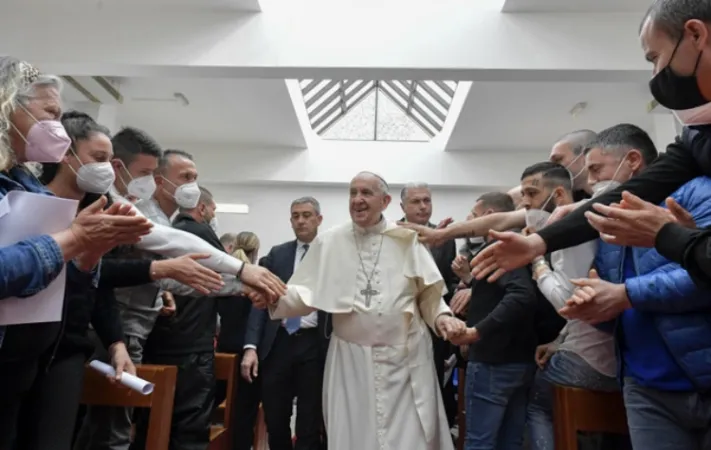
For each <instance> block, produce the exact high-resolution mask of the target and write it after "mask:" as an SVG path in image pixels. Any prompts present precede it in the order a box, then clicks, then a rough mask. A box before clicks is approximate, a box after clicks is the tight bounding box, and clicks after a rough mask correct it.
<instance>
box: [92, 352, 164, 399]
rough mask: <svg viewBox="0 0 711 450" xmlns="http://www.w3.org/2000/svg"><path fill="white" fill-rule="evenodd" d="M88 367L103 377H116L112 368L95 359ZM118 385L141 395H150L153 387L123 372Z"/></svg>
mask: <svg viewBox="0 0 711 450" xmlns="http://www.w3.org/2000/svg"><path fill="white" fill-rule="evenodd" d="M89 367H91V368H92V369H94V370H96V371H97V372H101V373H103V374H104V375H107V376H112V377H115V376H116V371H115V370H114V368H113V367H111V366H110V365H108V364H106V363H103V362H101V361H99V360H96V359H95V360H93V361H92V362H90V363H89ZM119 383H121V384H123V385H124V386H126V387H127V388H129V389H133V390H134V391H136V392H140V393H141V394H143V395H149V394H150V393H152V392H153V387H154V385H153V383H149V382H148V381H146V380H144V379H141V378H138V377H137V376H135V375H131V374H130V373H128V372H124V373H123V374H121V381H119Z"/></svg>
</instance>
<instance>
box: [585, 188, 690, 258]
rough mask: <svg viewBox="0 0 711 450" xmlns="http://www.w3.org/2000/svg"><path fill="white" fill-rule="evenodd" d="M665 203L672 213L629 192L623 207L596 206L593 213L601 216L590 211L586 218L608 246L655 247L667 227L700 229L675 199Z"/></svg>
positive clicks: (626, 194)
mask: <svg viewBox="0 0 711 450" xmlns="http://www.w3.org/2000/svg"><path fill="white" fill-rule="evenodd" d="M665 203H666V205H667V208H668V209H666V208H662V207H661V206H657V205H654V204H652V203H649V202H646V201H644V200H642V199H641V198H639V197H637V196H636V195H633V194H631V193H629V192H627V191H625V192H623V193H622V201H621V202H620V204H619V205H609V206H607V205H603V204H600V203H595V204H594V205H593V209H594V210H595V211H596V212H597V213H598V214H595V213H593V212H591V211H588V212H586V213H585V217H587V219H588V222H590V225H591V226H592V227H593V228H595V229H596V230H597V231H598V232H600V237H601V238H602V240H603V241H605V242H609V243H611V244H617V245H626V246H630V247H654V244H655V240H656V237H657V234H658V233H659V230H661V229H662V227H663V226H664V225H666V224H667V223H671V222H675V223H678V224H680V225H682V226H685V227H688V228H696V223H695V222H694V218H693V217H692V216H691V214H690V213H689V212H688V211H687V210H685V209H684V208H683V207H682V206H681V205H679V204H678V203H677V202H676V201H675V200H674V199H673V198H667V199H666V202H665Z"/></svg>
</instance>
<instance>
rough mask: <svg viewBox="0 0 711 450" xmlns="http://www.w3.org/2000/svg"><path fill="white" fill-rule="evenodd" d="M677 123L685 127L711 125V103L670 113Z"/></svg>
mask: <svg viewBox="0 0 711 450" xmlns="http://www.w3.org/2000/svg"><path fill="white" fill-rule="evenodd" d="M672 112H673V113H674V115H675V116H676V117H677V119H679V122H681V123H683V124H684V125H686V126H691V125H708V124H711V103H706V104H705V105H701V106H697V107H696V108H691V109H684V110H681V111H672Z"/></svg>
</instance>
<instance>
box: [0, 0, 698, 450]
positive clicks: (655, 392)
mask: <svg viewBox="0 0 711 450" xmlns="http://www.w3.org/2000/svg"><path fill="white" fill-rule="evenodd" d="M640 37H641V41H642V45H643V48H644V50H645V53H646V57H647V59H648V60H649V61H650V62H652V63H653V64H654V76H653V78H652V80H651V82H650V88H651V92H652V94H653V95H654V97H655V98H656V99H657V101H658V102H659V103H660V104H661V105H663V106H665V107H667V108H669V109H671V110H672V111H673V112H674V114H675V115H676V116H677V118H678V119H679V120H680V121H682V122H683V123H684V125H685V128H684V132H683V133H682V135H681V136H680V137H679V138H678V139H677V142H675V143H673V144H671V145H670V147H669V148H668V149H667V151H666V152H665V153H662V154H658V153H657V148H656V147H655V144H654V142H653V141H652V139H651V138H650V137H649V135H648V134H647V133H646V132H645V131H644V130H642V129H641V128H639V127H637V126H635V125H633V124H626V123H622V124H610V125H611V126H610V127H609V128H606V129H604V130H596V131H593V130H575V131H571V132H569V133H567V134H565V135H563V136H562V137H561V138H560V139H558V140H557V141H556V142H554V143H553V146H552V148H551V151H550V155H549V158H548V160H546V161H541V162H540V163H537V164H533V165H531V166H529V167H526V168H523V170H522V172H521V175H520V185H519V186H517V187H515V188H513V189H511V190H509V191H508V192H494V191H492V192H487V193H484V194H482V195H479V196H477V197H476V198H472V204H473V206H472V209H471V211H469V212H468V215H467V218H466V220H464V221H461V222H454V223H453V222H452V221H451V220H450V219H445V220H442V221H441V222H440V223H439V224H435V223H433V222H432V207H433V195H432V194H433V193H432V190H431V189H430V187H429V186H428V185H427V184H426V183H424V182H412V183H408V184H406V185H405V187H404V188H403V189H402V190H401V191H400V196H399V197H400V198H399V200H400V207H401V209H402V212H403V216H402V218H401V219H400V220H399V221H397V222H394V221H390V220H387V219H386V218H385V217H384V212H385V211H386V210H387V209H388V207H389V206H390V205H391V202H392V196H391V194H390V187H389V185H388V183H387V182H386V181H385V179H384V178H383V177H382V176H380V175H378V174H375V173H372V172H359V173H357V174H356V175H355V176H354V178H353V179H352V180H351V181H350V183H349V210H350V215H351V221H349V222H348V223H345V224H343V225H339V226H336V227H334V228H332V229H330V230H326V231H321V230H319V228H320V225H321V222H322V218H323V216H322V211H321V205H320V204H319V202H318V200H317V199H316V198H313V197H302V198H298V199H294V201H293V202H292V203H291V206H290V210H289V211H288V214H289V217H290V222H291V227H292V229H293V232H294V238H293V239H289V240H287V241H286V242H284V243H283V244H280V245H277V246H274V247H273V248H271V249H270V250H269V251H268V252H266V255H265V256H263V257H261V258H260V242H259V237H258V234H255V233H254V232H250V231H242V232H240V233H236V234H233V233H227V234H224V235H222V236H221V237H220V236H218V234H217V219H216V209H217V206H216V202H215V199H214V198H213V195H212V193H211V192H210V191H209V190H208V189H206V188H205V187H204V186H202V185H201V184H199V183H198V180H199V167H197V165H196V164H195V162H194V161H193V157H192V155H190V154H189V153H187V152H185V151H182V150H163V149H162V148H161V146H160V145H159V144H158V143H157V142H156V141H155V140H154V139H153V138H152V137H151V136H150V135H149V134H148V133H146V132H145V131H143V130H139V129H137V128H133V127H126V128H124V129H122V130H121V131H119V132H118V133H116V134H115V135H113V136H112V135H111V133H110V132H109V130H108V129H106V128H105V127H104V126H102V125H101V124H99V123H97V122H96V121H95V120H94V119H92V118H91V117H90V116H89V115H87V114H84V113H81V112H77V111H69V112H64V111H63V110H62V102H61V88H62V82H61V80H60V79H59V78H57V77H56V76H53V75H48V74H43V73H41V72H40V71H38V70H37V69H36V68H34V67H33V66H32V65H31V64H29V63H27V62H23V61H21V60H18V59H16V58H13V57H0V201H2V202H3V203H8V204H9V202H10V201H17V199H23V201H26V202H32V201H35V200H36V199H37V198H39V197H41V198H43V199H45V200H50V201H51V200H54V201H57V202H63V203H62V204H63V205H67V204H70V205H72V207H73V208H75V209H76V214H75V215H74V214H73V215H72V217H73V220H71V221H67V223H61V221H60V220H57V223H52V222H53V221H52V220H48V221H46V222H48V223H47V224H41V226H40V228H39V229H42V230H45V232H44V233H43V234H42V233H41V234H39V235H28V236H26V237H25V238H21V239H20V240H19V241H18V242H15V243H12V244H10V245H5V246H3V247H0V302H1V301H3V300H6V299H7V300H8V301H10V300H12V301H20V302H25V303H28V302H32V301H33V299H39V297H41V296H42V295H43V293H45V292H48V291H50V290H51V288H52V287H56V286H57V282H61V283H62V284H61V287H62V288H63V289H60V291H59V292H62V291H63V293H62V294H56V295H61V296H62V298H61V299H60V300H61V304H62V308H61V311H62V312H61V316H60V317H58V319H59V320H55V321H49V322H48V321H33V320H27V319H26V318H23V319H20V320H14V318H13V317H10V316H8V317H0V320H2V322H0V323H2V324H3V325H0V450H34V449H37V450H46V449H57V450H68V449H70V448H72V449H74V450H93V449H111V450H119V449H129V448H130V449H138V450H140V449H143V448H146V435H147V428H148V416H147V414H146V411H143V410H136V411H133V410H131V409H130V408H125V407H117V406H115V407H110V406H101V407H98V406H93V407H89V408H82V407H81V406H80V404H79V403H80V396H81V392H82V386H83V374H84V367H85V364H86V362H87V361H88V360H89V359H99V360H101V361H105V362H107V363H109V364H110V365H111V366H112V367H113V368H114V370H115V375H111V379H112V381H114V382H115V381H118V380H120V378H121V377H122V374H124V373H131V374H135V373H136V365H138V364H144V363H147V364H161V365H170V366H177V367H178V377H177V382H176V387H175V395H174V408H173V412H172V421H171V430H170V431H171V433H170V435H171V436H170V448H171V449H175V450H178V449H185V450H193V449H195V450H197V449H201V450H204V449H206V448H207V445H208V443H209V432H210V425H211V421H212V420H213V412H214V410H215V408H216V407H217V405H219V404H220V403H221V402H222V401H223V400H224V398H225V396H226V392H225V386H223V385H220V384H219V383H217V382H216V380H215V374H214V364H215V352H216V351H219V352H226V353H234V354H237V355H239V358H240V359H239V360H240V374H239V377H238V380H237V389H238V396H237V400H236V404H235V405H234V408H235V411H236V414H234V423H230V424H226V425H227V426H229V427H230V428H231V430H232V435H233V438H234V442H233V444H234V448H235V449H240V450H242V449H244V450H246V449H249V448H251V445H252V441H253V429H254V424H255V420H256V417H257V411H258V408H259V405H260V404H261V405H262V407H263V409H264V417H265V422H266V426H267V431H268V440H269V447H270V448H271V449H272V450H285V449H293V448H296V449H300V450H316V449H325V448H331V449H338V450H356V449H368V450H370V449H376V448H379V449H408V450H410V449H411V450H447V449H452V448H453V435H452V430H453V429H456V427H455V423H456V414H457V400H458V401H460V402H463V403H464V405H465V410H466V427H465V429H460V430H458V433H459V434H462V435H463V436H464V448H465V449H466V450H485V449H486V450H494V449H502V450H509V449H512V450H513V449H520V448H524V446H526V445H527V446H530V448H531V449H533V450H553V449H554V448H555V443H554V432H553V430H554V424H553V392H554V389H555V386H556V385H561V386H572V387H578V388H582V389H587V390H591V391H597V392H620V393H621V395H622V396H623V399H624V404H625V408H626V412H627V420H628V426H629V438H628V437H627V436H613V435H604V436H587V435H586V436H582V437H581V440H582V442H583V444H582V445H584V446H586V448H588V447H589V448H591V449H592V448H597V449H618V448H619V449H622V448H630V445H631V447H632V448H634V449H638V450H657V449H659V450H666V449H698V450H702V449H711V313H710V312H709V311H710V309H709V298H711V297H709V293H708V292H707V289H708V288H709V285H710V283H709V280H710V279H711V262H710V260H711V257H710V256H709V245H710V244H709V242H710V241H709V236H711V233H709V232H708V231H705V229H707V228H709V227H710V226H711V196H710V195H709V194H711V178H710V177H709V176H708V175H710V174H711V173H710V172H711V148H709V145H708V142H707V141H708V140H709V139H711V138H710V137H709V128H708V126H709V124H711V100H709V99H711V78H709V77H710V76H711V56H710V55H711V1H709V0H696V1H693V2H692V1H686V0H657V1H656V2H655V3H654V4H653V5H652V7H651V8H650V10H649V11H648V13H647V14H646V15H645V17H644V19H643V22H642V24H641V27H640ZM67 202H74V203H67ZM0 205H2V203H0ZM285 213H286V212H285ZM325 213H327V212H325ZM463 213H464V211H463ZM12 214H13V209H12V208H10V207H5V208H4V209H3V213H2V215H12ZM2 215H0V219H2ZM69 222H70V223H69ZM3 223H10V222H0V227H1V226H2V224H3ZM33 229H34V228H33ZM0 231H2V232H10V231H12V235H21V234H22V233H21V231H22V230H15V229H13V230H3V229H2V228H0ZM255 231H257V233H258V230H255ZM455 239H464V240H465V241H464V242H465V244H464V245H463V246H462V247H461V248H459V249H457V248H456V244H455ZM37 301H39V300H37ZM4 311H8V310H4ZM456 364H459V365H461V366H462V367H465V368H466V371H465V373H466V377H465V379H462V380H458V382H459V383H464V398H459V399H456V396H455V390H456V389H455V387H454V380H453V378H452V377H451V376H450V374H451V369H452V366H454V365H456ZM294 412H295V415H296V417H295V422H294V423H293V424H292V416H293V415H294Z"/></svg>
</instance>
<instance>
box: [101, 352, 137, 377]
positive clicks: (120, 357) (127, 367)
mask: <svg viewBox="0 0 711 450" xmlns="http://www.w3.org/2000/svg"><path fill="white" fill-rule="evenodd" d="M109 355H110V356H111V367H113V368H114V370H115V371H116V376H113V377H112V376H109V377H108V379H109V381H111V382H112V383H115V382H117V381H121V375H122V374H123V373H124V372H127V373H130V374H131V375H136V366H135V365H134V364H133V361H131V357H130V356H129V354H128V350H127V349H126V344H124V343H123V342H115V343H114V344H113V345H111V347H109Z"/></svg>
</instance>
